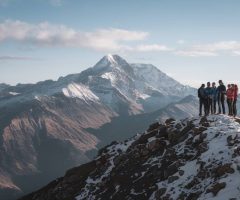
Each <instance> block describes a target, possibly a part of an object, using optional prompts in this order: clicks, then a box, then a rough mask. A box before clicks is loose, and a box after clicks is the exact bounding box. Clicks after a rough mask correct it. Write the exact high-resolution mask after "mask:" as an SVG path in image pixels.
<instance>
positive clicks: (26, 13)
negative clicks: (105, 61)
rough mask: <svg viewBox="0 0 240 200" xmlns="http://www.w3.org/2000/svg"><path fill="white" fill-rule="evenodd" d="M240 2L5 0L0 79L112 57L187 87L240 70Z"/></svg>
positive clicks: (13, 80)
mask: <svg viewBox="0 0 240 200" xmlns="http://www.w3.org/2000/svg"><path fill="white" fill-rule="evenodd" d="M239 6H240V1H239V0H230V1H229V0H211V1H210V0H201V1H199V0H181V1H179V0H121V1H117V0H101V1H100V0H88V1H86V0H0V82H5V83H9V84H13V85H15V84H17V83H33V82H37V81H40V80H45V79H54V80H56V79H57V78H58V77H60V76H65V75H67V74H70V73H79V72H81V71H82V70H84V69H86V68H88V67H90V66H93V65H94V64H95V63H96V62H97V61H98V60H99V59H100V58H101V57H103V56H104V55H105V54H108V53H112V54H119V55H120V56H122V57H123V58H125V59H126V60H127V61H129V62H138V63H152V64H154V65H155V66H157V67H158V68H159V69H160V70H162V71H164V72H166V73H167V74H169V75H171V76H172V77H174V78H175V79H177V80H179V81H180V82H182V83H184V84H189V85H192V86H196V87H197V86H198V85H199V84H200V83H201V82H206V81H216V80H218V79H223V80H225V82H238V80H239V77H240V76H239V74H240V68H239V65H240V26H239V20H240V13H239Z"/></svg>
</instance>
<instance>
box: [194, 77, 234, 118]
mask: <svg viewBox="0 0 240 200" xmlns="http://www.w3.org/2000/svg"><path fill="white" fill-rule="evenodd" d="M218 83H219V85H218V87H217V86H216V83H215V82H213V83H210V82H208V83H207V87H205V84H202V85H201V87H200V88H199V89H198V97H199V116H202V109H203V108H204V114H205V116H208V115H209V114H221V113H222V114H226V110H225V99H226V97H227V105H228V115H229V116H234V117H236V115H237V106H236V103H237V97H238V86H237V85H236V84H228V86H227V88H226V86H225V85H224V83H223V81H222V80H219V82H218ZM217 105H218V113H217Z"/></svg>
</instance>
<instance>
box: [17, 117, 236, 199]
mask: <svg viewBox="0 0 240 200" xmlns="http://www.w3.org/2000/svg"><path fill="white" fill-rule="evenodd" d="M239 122H240V120H239V119H233V118H230V117H228V116H224V115H218V116H217V115H214V116H210V117H207V118H205V117H203V118H198V117H195V118H189V119H184V120H179V121H175V120H173V119H168V120H166V122H165V123H163V124H159V123H155V124H152V125H151V126H150V127H149V129H148V130H147V131H146V132H145V133H143V134H138V135H136V136H134V137H133V138H131V139H129V140H126V141H125V142H121V143H118V142H114V143H112V144H111V145H109V146H106V147H105V148H103V149H102V150H100V152H99V155H98V156H97V158H96V159H95V160H93V161H92V162H90V163H87V164H85V165H82V166H80V167H76V168H73V169H71V170H69V171H68V172H67V173H66V175H65V176H64V177H62V178H59V179H57V180H55V181H53V182H52V183H50V184H49V185H47V186H46V187H44V188H42V189H41V190H39V191H37V192H34V193H32V194H30V195H28V196H26V197H24V198H22V199H21V200H31V199H32V200H33V199H34V200H50V199H51V200H52V199H56V200H58V199H59V200H60V199H61V200H65V199H76V200H83V199H92V200H94V199H189V200H190V199H191V200H193V199H199V200H210V199H211V200H226V199H239V196H240V188H239V180H240V124H239Z"/></svg>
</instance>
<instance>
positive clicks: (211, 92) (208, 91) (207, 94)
mask: <svg viewBox="0 0 240 200" xmlns="http://www.w3.org/2000/svg"><path fill="white" fill-rule="evenodd" d="M205 93H206V96H207V98H211V99H212V97H213V89H212V88H211V87H207V88H205Z"/></svg>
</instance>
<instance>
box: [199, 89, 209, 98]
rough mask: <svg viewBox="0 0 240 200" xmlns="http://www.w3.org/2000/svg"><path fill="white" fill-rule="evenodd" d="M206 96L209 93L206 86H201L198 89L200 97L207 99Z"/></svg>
mask: <svg viewBox="0 0 240 200" xmlns="http://www.w3.org/2000/svg"><path fill="white" fill-rule="evenodd" d="M206 97H207V95H206V92H205V88H203V87H200V88H199V89H198V98H200V99H205V98H206Z"/></svg>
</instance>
